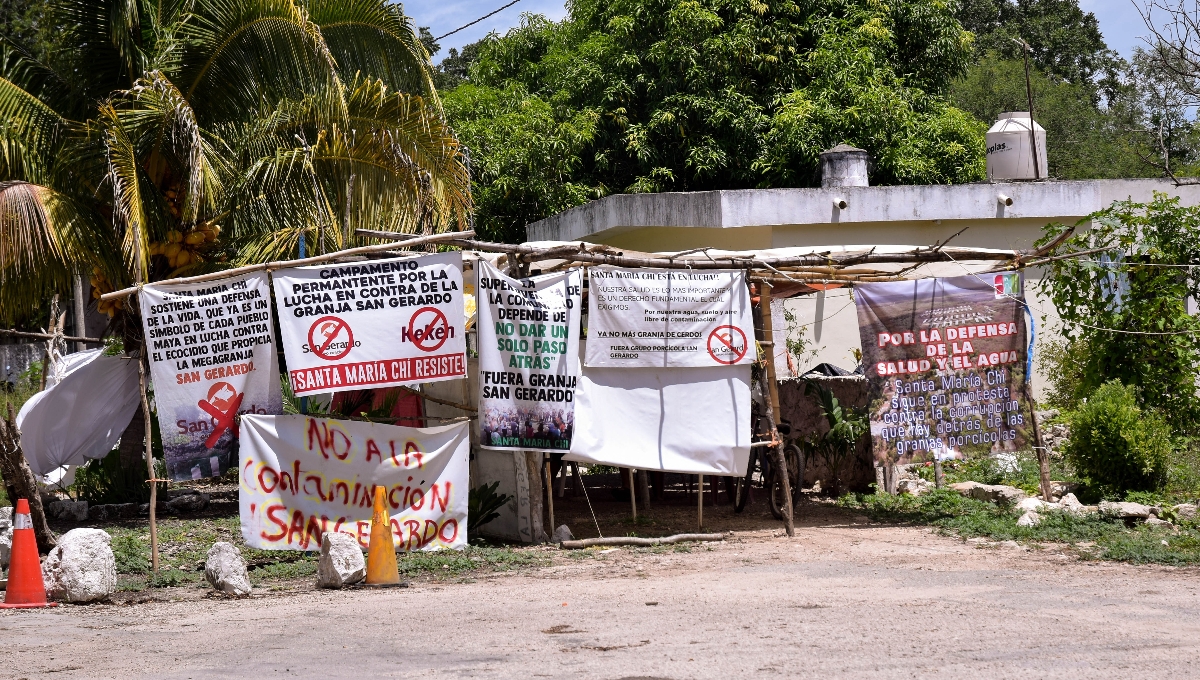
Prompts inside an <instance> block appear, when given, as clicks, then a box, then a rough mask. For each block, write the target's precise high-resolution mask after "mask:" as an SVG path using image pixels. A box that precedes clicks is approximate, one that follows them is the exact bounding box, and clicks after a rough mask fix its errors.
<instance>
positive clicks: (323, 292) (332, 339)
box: [272, 252, 467, 395]
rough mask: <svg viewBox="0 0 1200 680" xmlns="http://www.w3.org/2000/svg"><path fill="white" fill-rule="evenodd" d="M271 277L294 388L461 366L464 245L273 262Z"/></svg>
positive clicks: (448, 371)
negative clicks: (297, 263)
mask: <svg viewBox="0 0 1200 680" xmlns="http://www.w3.org/2000/svg"><path fill="white" fill-rule="evenodd" d="M272 278H273V280H274V283H275V303H276V304H277V305H278V306H279V313H280V317H279V328H280V331H281V333H282V336H283V351H284V354H285V357H286V359H287V368H288V377H289V378H290V380H291V385H292V390H293V391H294V392H295V393H296V394H297V395H302V394H311V393H313V392H342V391H344V390H357V389H363V388H374V387H388V386H391V385H404V384H407V383H415V382H435V381H438V380H449V379H451V378H461V377H463V376H465V375H466V374H467V357H466V351H467V341H466V334H465V333H464V331H463V321H464V315H463V278H462V254H461V253H458V252H453V253H437V254H435V255H424V256H421V257H410V258H397V259H390V260H371V261H367V262H356V263H353V264H334V265H321V266H315V267H296V268H293V269H280V270H279V271H276V272H275V273H274V275H273V276H272Z"/></svg>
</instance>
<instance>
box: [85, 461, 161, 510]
mask: <svg viewBox="0 0 1200 680" xmlns="http://www.w3.org/2000/svg"><path fill="white" fill-rule="evenodd" d="M146 479H147V475H146V462H145V461H144V460H142V459H139V460H137V461H135V462H134V463H133V464H132V465H130V466H128V467H125V466H123V465H121V453H120V450H119V449H114V450H113V451H111V452H110V453H109V454H108V455H107V456H105V457H104V458H101V459H99V460H89V461H88V462H87V463H85V464H84V465H83V466H82V467H80V468H78V469H77V470H76V471H75V483H74V484H73V485H72V487H71V488H72V489H74V491H75V493H76V494H77V495H78V496H79V498H80V499H81V500H85V501H87V502H88V503H90V504H92V505H100V504H104V503H146V502H148V501H149V500H150V485H149V484H147V483H146Z"/></svg>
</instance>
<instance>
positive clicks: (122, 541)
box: [112, 534, 150, 574]
mask: <svg viewBox="0 0 1200 680" xmlns="http://www.w3.org/2000/svg"><path fill="white" fill-rule="evenodd" d="M112 551H113V557H114V558H116V562H117V573H118V574H147V573H149V572H150V546H149V545H147V544H146V542H145V541H142V540H141V539H139V538H138V537H137V536H134V535H133V534H118V535H117V536H114V537H113V539H112Z"/></svg>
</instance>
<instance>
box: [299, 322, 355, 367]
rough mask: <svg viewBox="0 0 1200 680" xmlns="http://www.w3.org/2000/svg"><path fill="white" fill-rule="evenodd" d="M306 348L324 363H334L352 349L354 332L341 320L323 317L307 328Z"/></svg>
mask: <svg viewBox="0 0 1200 680" xmlns="http://www.w3.org/2000/svg"><path fill="white" fill-rule="evenodd" d="M308 348H309V349H311V350H312V353H313V354H315V355H317V356H318V357H320V358H322V359H324V360H326V361H336V360H338V359H341V358H342V357H344V356H346V355H347V354H349V353H350V350H352V349H354V332H353V331H351V330H350V324H348V323H346V322H345V321H343V320H342V319H339V318H337V317H336V316H323V317H321V318H319V319H317V320H316V321H314V322H313V325H312V326H309V328H308Z"/></svg>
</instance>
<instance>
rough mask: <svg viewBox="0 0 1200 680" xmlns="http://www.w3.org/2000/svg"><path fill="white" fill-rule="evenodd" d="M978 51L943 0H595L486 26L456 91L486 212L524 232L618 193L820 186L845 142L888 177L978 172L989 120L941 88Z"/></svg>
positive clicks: (512, 231)
mask: <svg viewBox="0 0 1200 680" xmlns="http://www.w3.org/2000/svg"><path fill="white" fill-rule="evenodd" d="M970 56H971V37H970V35H969V34H967V33H965V32H964V31H963V30H962V28H961V26H960V25H959V23H958V21H957V20H955V18H954V16H953V13H952V11H951V9H950V6H948V5H942V4H937V3H922V2H914V1H911V0H904V1H901V2H897V3H893V4H888V5H881V4H877V3H871V2H864V1H861V0H820V1H818V2H812V3H798V2H792V1H785V2H781V3H775V4H766V3H762V2H759V1H758V0H615V1H613V2H600V1H599V0H580V1H579V2H575V3H572V4H571V6H570V14H569V16H568V18H567V19H565V20H564V21H562V22H558V23H556V22H551V21H548V20H546V19H544V18H542V17H537V16H528V15H527V16H525V17H524V18H523V21H522V24H521V26H519V27H518V28H516V29H513V30H512V31H510V32H509V33H508V34H507V35H505V36H504V37H502V38H493V39H490V40H488V41H486V42H485V43H484V44H483V45H482V46H481V48H480V55H479V61H478V63H477V64H475V65H474V66H473V67H472V68H471V71H470V74H469V85H463V86H459V87H458V88H456V89H455V90H453V91H451V92H449V93H447V94H446V96H445V98H446V106H447V111H448V113H449V116H450V119H451V121H452V122H453V124H454V126H455V129H456V130H458V132H459V134H460V135H462V138H463V140H464V142H465V143H466V144H467V145H468V146H469V147H470V148H471V150H472V159H473V162H474V163H475V166H476V168H477V172H476V177H477V180H478V183H477V185H476V193H477V194H479V195H480V197H481V199H480V204H479V212H478V216H477V221H478V224H479V227H480V228H481V229H482V230H483V231H484V233H487V234H490V235H494V236H503V237H505V238H514V237H517V236H519V234H520V229H521V227H523V226H524V225H525V224H526V223H528V222H531V221H534V220H537V219H539V218H541V217H544V216H546V215H548V214H550V213H551V212H554V211H556V210H559V209H561V207H565V206H566V205H568V204H570V203H572V202H578V201H582V200H586V199H587V198H592V197H595V196H602V195H606V194H609V193H613V192H648V191H693V190H706V189H737V188H749V187H771V186H811V185H813V184H815V183H817V182H818V181H819V178H818V177H817V173H816V171H817V164H818V158H817V154H818V153H819V152H820V151H822V150H824V149H827V148H830V147H832V146H834V145H836V144H838V143H843V142H844V143H849V144H853V145H856V146H859V147H862V148H865V149H866V150H867V151H869V152H870V153H871V155H872V157H873V159H874V162H875V165H874V168H873V170H872V181H873V182H874V183H876V184H888V183H901V182H915V183H938V182H961V181H971V180H977V179H981V178H982V176H983V163H982V151H983V139H982V131H983V129H984V128H983V127H981V126H980V125H979V123H978V122H977V121H974V120H972V119H970V118H969V117H968V116H966V115H964V114H963V113H962V112H960V111H957V110H954V109H953V108H952V107H950V106H949V105H948V104H947V102H946V100H945V99H944V94H945V92H946V91H947V89H948V86H949V84H950V82H951V81H952V80H953V79H954V78H955V77H956V76H958V75H959V74H961V73H962V72H963V71H964V69H965V68H966V66H967V64H968V62H969V58H970ZM487 102H498V103H499V106H498V107H496V106H490V105H486V103H487ZM518 118H523V119H524V122H527V123H528V124H529V125H530V126H532V127H528V128H522V127H521V126H522V125H523V124H524V123H523V122H522V121H521V120H518ZM496 130H505V131H506V132H511V133H512V134H500V133H499V132H496ZM546 149H550V150H552V151H551V153H550V154H549V155H545V154H543V150H546ZM480 168H484V169H482V170H481V169H480ZM530 181H533V182H534V183H535V184H537V185H538V186H539V187H541V188H539V189H538V191H537V192H532V191H531V192H526V191H522V190H520V187H521V186H524V185H525V184H527V183H528V182H530ZM492 188H495V191H493V192H492V194H491V197H490V198H483V195H484V194H487V193H488V192H489V191H490V190H491V189H492ZM537 194H541V195H537Z"/></svg>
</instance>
